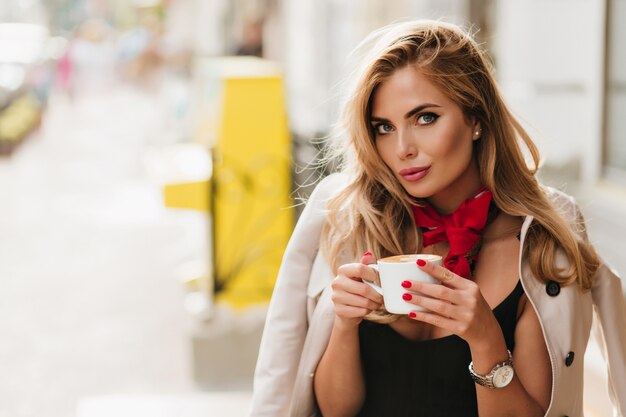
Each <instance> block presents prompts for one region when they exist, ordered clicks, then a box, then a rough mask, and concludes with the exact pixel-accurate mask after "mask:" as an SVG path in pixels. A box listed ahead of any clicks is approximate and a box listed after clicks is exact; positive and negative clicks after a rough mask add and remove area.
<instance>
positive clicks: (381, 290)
mask: <svg viewBox="0 0 626 417" xmlns="http://www.w3.org/2000/svg"><path fill="white" fill-rule="evenodd" d="M367 266H368V267H370V268H372V269H373V270H374V271H376V272H378V265H377V264H369V265H367ZM361 281H363V282H364V283H366V284H367V285H369V286H370V287H372V288H373V289H374V291H376V292H377V293H378V294H380V295H383V289H382V288H381V287H379V286H378V285H376V284H374V283H373V282H371V281H366V280H364V279H362V280H361Z"/></svg>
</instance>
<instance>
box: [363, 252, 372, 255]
mask: <svg viewBox="0 0 626 417" xmlns="http://www.w3.org/2000/svg"><path fill="white" fill-rule="evenodd" d="M363 256H372V252H370V251H367V252H365V253H364V254H363Z"/></svg>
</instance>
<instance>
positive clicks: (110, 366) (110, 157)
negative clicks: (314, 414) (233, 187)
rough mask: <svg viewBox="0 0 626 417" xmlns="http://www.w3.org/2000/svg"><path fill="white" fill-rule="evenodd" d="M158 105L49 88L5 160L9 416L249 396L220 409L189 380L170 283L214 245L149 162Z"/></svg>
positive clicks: (125, 411) (0, 358)
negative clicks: (171, 203) (152, 173)
mask: <svg viewBox="0 0 626 417" xmlns="http://www.w3.org/2000/svg"><path fill="white" fill-rule="evenodd" d="M155 99H156V97H155V93H150V92H146V91H144V90H136V89H132V88H125V89H121V88H119V86H116V85H113V86H111V88H108V89H106V90H100V91H99V92H97V93H95V94H93V95H86V96H81V97H77V98H76V99H75V100H74V101H72V102H71V101H68V99H67V98H66V97H64V96H60V95H57V96H54V97H52V99H51V103H50V108H49V111H48V113H47V115H46V118H45V120H44V121H43V125H42V127H41V130H40V132H38V133H37V135H36V136H35V137H33V138H31V140H29V141H28V142H27V143H25V144H24V145H23V147H21V148H20V149H19V150H18V151H17V152H16V153H15V154H14V155H13V157H12V158H11V159H0V190H2V204H0V230H2V239H0V317H2V320H0V339H1V340H2V341H3V342H2V343H0V369H2V370H3V375H4V376H3V378H1V379H0V416H2V417H19V416H41V417H44V416H46V417H65V416H75V415H76V416H79V417H95V416H105V415H106V416H126V415H128V416H131V415H132V416H143V415H145V416H190V417H191V416H192V417H196V416H198V417H199V416H207V415H216V416H218V415H219V416H226V415H229V414H227V413H222V412H220V413H215V414H213V413H208V414H207V410H211V409H214V410H216V411H217V410H219V407H228V404H232V406H231V411H233V410H234V411H233V414H231V415H242V414H243V412H244V411H242V410H245V406H246V401H245V399H246V398H247V396H248V394H245V395H243V396H241V395H240V396H237V394H236V393H235V394H229V395H230V396H233V395H234V396H235V400H234V401H227V404H226V405H223V404H224V400H223V398H224V397H223V396H218V397H217V398H218V399H217V400H215V399H213V400H211V398H214V397H211V395H209V394H206V395H204V396H203V395H202V394H198V393H197V392H198V391H197V388H195V386H194V383H193V381H192V379H193V378H192V374H193V371H192V367H193V364H192V359H191V346H190V343H191V342H190V338H189V331H190V325H189V317H188V316H187V314H186V312H185V311H184V309H183V301H184V299H183V295H184V294H183V286H182V285H181V283H180V282H177V280H176V279H175V277H176V276H177V273H178V272H177V267H178V266H179V265H180V264H181V263H182V262H184V261H186V260H189V259H193V258H194V257H197V256H199V253H198V252H200V251H202V250H204V249H205V248H206V242H205V240H206V236H205V232H204V231H205V230H206V224H205V222H206V220H205V218H204V216H203V215H202V214H201V213H196V212H185V211H172V210H168V209H165V208H164V206H163V201H162V195H161V194H162V191H161V189H160V187H159V185H158V184H156V183H154V182H153V181H151V180H150V178H148V177H147V175H146V173H145V170H144V169H143V168H142V167H143V165H142V159H141V158H142V152H144V151H145V150H146V149H148V148H150V147H155V146H158V145H159V142H160V141H161V142H162V141H163V140H164V137H163V136H164V135H163V131H164V127H163V120H164V115H163V114H161V113H159V111H161V110H162V109H161V108H160V107H159V106H155V104H154V103H155ZM181 398H184V399H185V401H182V400H181ZM226 398H230V397H228V396H227V397H226ZM216 407H217V408H216ZM232 407H234V408H232ZM150 410H152V411H150ZM155 410H159V411H158V412H155ZM168 410H169V411H168ZM181 410H183V411H181ZM224 410H225V409H224ZM236 410H238V411H236Z"/></svg>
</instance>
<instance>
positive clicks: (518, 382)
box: [409, 263, 552, 417]
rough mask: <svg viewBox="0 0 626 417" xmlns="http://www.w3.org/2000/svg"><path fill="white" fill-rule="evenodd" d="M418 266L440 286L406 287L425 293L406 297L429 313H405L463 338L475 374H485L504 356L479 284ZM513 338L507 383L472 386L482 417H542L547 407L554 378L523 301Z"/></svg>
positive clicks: (431, 266)
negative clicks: (512, 373) (510, 375)
mask: <svg viewBox="0 0 626 417" xmlns="http://www.w3.org/2000/svg"><path fill="white" fill-rule="evenodd" d="M420 267H421V268H422V269H423V270H425V271H426V272H427V273H428V274H430V275H432V276H433V277H435V278H438V279H439V280H441V281H442V282H443V284H444V285H438V284H428V283H423V282H417V281H413V282H412V285H411V287H410V288H409V289H410V290H411V291H415V292H418V293H421V294H424V295H426V296H427V297H422V296H421V295H418V296H413V299H412V300H411V301H410V302H412V303H414V304H416V305H420V306H423V307H425V308H427V309H429V310H431V312H423V311H422V312H415V313H412V314H410V315H409V317H412V318H413V319H415V320H420V321H423V322H426V323H430V324H432V325H434V326H437V327H441V328H444V329H447V330H449V331H450V332H452V333H454V334H456V335H458V336H459V337H461V338H462V339H464V340H465V341H466V342H467V343H468V344H469V347H470V351H471V355H472V361H473V363H474V370H475V371H476V372H477V373H478V374H481V375H484V374H487V373H488V372H489V371H491V369H492V368H493V367H494V365H496V364H497V363H499V362H502V361H504V360H506V359H507V356H508V354H507V350H506V349H507V348H506V343H505V341H504V336H503V335H502V330H501V329H500V325H499V324H498V322H497V320H496V318H495V317H494V315H493V312H492V311H491V308H490V307H489V305H488V303H487V302H486V301H485V299H484V298H483V296H482V294H481V292H480V289H479V288H478V285H476V283H474V282H473V281H470V280H467V279H463V278H461V277H459V276H458V275H455V274H452V273H451V272H449V271H447V270H446V269H445V268H442V267H440V266H438V265H434V264H430V263H426V264H425V265H424V266H420ZM515 340H516V347H515V356H514V358H513V368H514V369H515V377H514V378H513V380H512V381H511V383H509V385H507V386H506V387H504V388H499V389H490V388H485V387H483V386H480V385H478V384H477V385H476V396H477V400H478V411H479V415H480V416H481V417H491V416H494V417H495V416H498V417H502V416H520V417H522V416H523V417H535V416H536V417H541V416H543V415H544V414H545V411H546V409H547V408H548V404H549V401H550V387H551V382H552V381H551V368H550V360H549V356H548V352H547V349H546V346H545V342H544V339H543V333H542V331H541V326H540V324H539V320H538V319H537V316H536V314H535V312H534V310H533V308H532V306H531V305H530V303H526V305H525V306H524V309H523V311H522V313H521V316H520V318H519V320H518V323H517V327H516V330H515Z"/></svg>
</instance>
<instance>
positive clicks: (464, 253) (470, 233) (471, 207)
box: [413, 187, 492, 278]
mask: <svg viewBox="0 0 626 417" xmlns="http://www.w3.org/2000/svg"><path fill="white" fill-rule="evenodd" d="M491 197H492V194H491V191H489V190H487V189H486V188H485V187H481V188H480V189H479V190H478V192H477V194H476V195H475V196H474V197H471V198H468V199H467V200H465V202H463V204H461V205H460V206H459V208H457V209H456V211H455V212H454V213H452V214H448V215H441V214H439V213H437V211H436V210H435V209H434V208H432V207H431V206H424V207H418V206H414V207H413V215H414V216H415V224H416V225H417V227H422V228H424V229H426V230H425V231H424V233H423V235H424V245H423V246H424V247H426V246H430V245H434V244H435V243H439V242H444V241H448V242H449V243H450V251H449V252H448V256H446V258H445V259H444V260H443V264H444V266H445V267H446V268H448V269H449V270H450V271H452V272H454V273H455V274H457V275H460V276H462V277H464V278H469V277H470V276H471V274H472V268H471V265H470V259H471V260H472V263H475V262H476V260H477V259H478V256H477V254H476V253H470V252H474V251H472V249H473V248H474V247H475V246H476V244H477V243H478V241H479V240H480V238H481V233H482V230H483V229H484V228H485V225H486V224H487V216H488V213H489V205H490V203H491Z"/></svg>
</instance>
